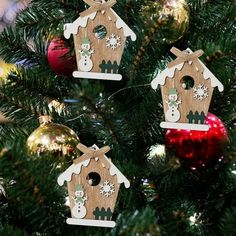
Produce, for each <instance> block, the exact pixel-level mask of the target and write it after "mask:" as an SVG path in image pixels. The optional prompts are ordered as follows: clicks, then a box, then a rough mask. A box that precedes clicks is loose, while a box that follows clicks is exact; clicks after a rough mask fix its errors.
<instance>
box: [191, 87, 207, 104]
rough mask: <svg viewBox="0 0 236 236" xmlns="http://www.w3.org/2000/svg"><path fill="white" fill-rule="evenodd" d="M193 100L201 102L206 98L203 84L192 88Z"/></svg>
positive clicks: (205, 88) (205, 89)
mask: <svg viewBox="0 0 236 236" xmlns="http://www.w3.org/2000/svg"><path fill="white" fill-rule="evenodd" d="M193 92H194V96H193V97H194V98H196V99H198V100H200V101H202V100H203V99H204V98H206V97H208V88H207V87H206V86H204V85H203V84H199V85H198V86H196V87H194V88H193Z"/></svg>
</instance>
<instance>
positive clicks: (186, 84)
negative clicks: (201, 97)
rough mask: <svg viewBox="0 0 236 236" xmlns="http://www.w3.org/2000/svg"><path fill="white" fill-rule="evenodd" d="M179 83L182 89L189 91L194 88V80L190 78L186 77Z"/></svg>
mask: <svg viewBox="0 0 236 236" xmlns="http://www.w3.org/2000/svg"><path fill="white" fill-rule="evenodd" d="M180 83H181V84H182V88H183V89H185V90H189V89H191V88H193V86H194V79H193V78H192V77H191V76H187V75H186V76H184V77H183V78H182V79H181V80H180Z"/></svg>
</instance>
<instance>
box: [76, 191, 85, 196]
mask: <svg viewBox="0 0 236 236" xmlns="http://www.w3.org/2000/svg"><path fill="white" fill-rule="evenodd" d="M75 196H76V197H83V196H84V192H83V191H75Z"/></svg>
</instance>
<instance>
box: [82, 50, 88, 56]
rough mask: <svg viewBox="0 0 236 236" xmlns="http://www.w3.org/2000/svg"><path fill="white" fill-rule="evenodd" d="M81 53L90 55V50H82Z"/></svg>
mask: <svg viewBox="0 0 236 236" xmlns="http://www.w3.org/2000/svg"><path fill="white" fill-rule="evenodd" d="M81 55H82V56H83V57H84V56H90V51H89V50H83V51H82V53H81Z"/></svg>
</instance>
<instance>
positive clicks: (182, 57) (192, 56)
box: [168, 47, 204, 73]
mask: <svg viewBox="0 0 236 236" xmlns="http://www.w3.org/2000/svg"><path fill="white" fill-rule="evenodd" d="M170 51H171V52H172V53H173V54H174V55H175V56H177V58H176V59H175V60H174V61H171V62H170V63H169V64H168V68H171V67H173V66H177V65H179V64H181V63H185V62H188V61H192V62H193V63H194V64H195V66H196V67H197V69H198V70H199V72H200V73H203V71H204V67H203V66H202V64H201V63H200V62H199V61H198V58H199V57H200V56H201V55H202V54H203V53H204V52H203V51H202V50H197V51H196V52H193V53H186V52H184V51H183V52H182V51H180V50H179V49H177V48H175V47H172V48H171V50H170Z"/></svg>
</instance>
